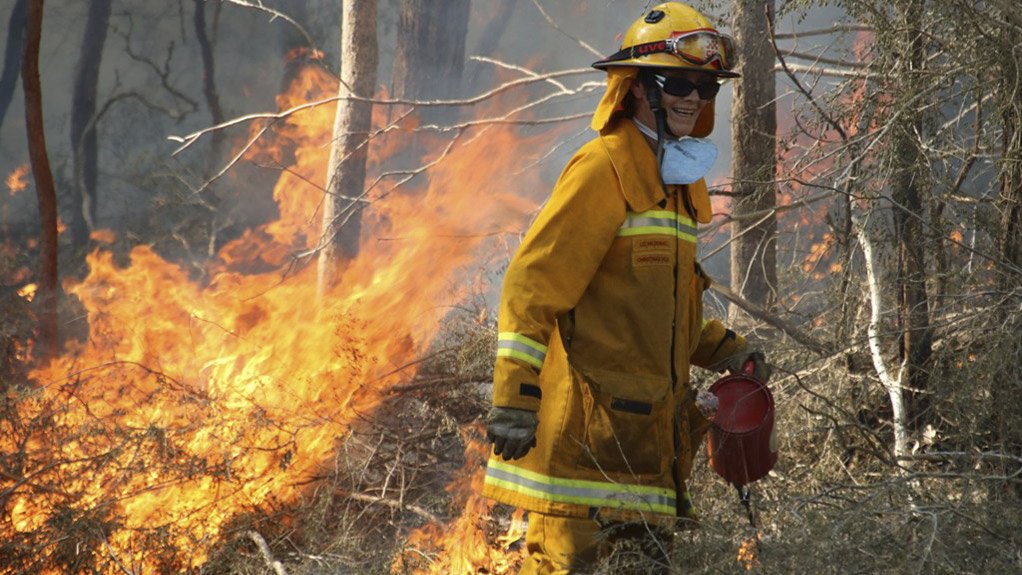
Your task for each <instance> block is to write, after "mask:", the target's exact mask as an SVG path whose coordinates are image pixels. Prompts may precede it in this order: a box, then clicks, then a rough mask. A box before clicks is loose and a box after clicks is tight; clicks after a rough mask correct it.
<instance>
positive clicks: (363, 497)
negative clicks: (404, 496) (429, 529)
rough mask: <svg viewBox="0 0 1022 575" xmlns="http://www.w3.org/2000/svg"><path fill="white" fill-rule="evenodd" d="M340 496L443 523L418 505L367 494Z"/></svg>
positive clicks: (345, 493)
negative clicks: (409, 512)
mask: <svg viewBox="0 0 1022 575" xmlns="http://www.w3.org/2000/svg"><path fill="white" fill-rule="evenodd" d="M342 495H343V496H344V497H347V498H348V499H354V500H355V501H361V502H363V503H372V504H374V505H384V506H386V507H390V508H391V509H396V510H398V511H411V512H412V513H414V514H416V515H418V516H419V517H422V518H423V519H425V520H426V521H429V522H431V523H436V524H442V523H443V522H444V520H443V519H440V518H439V517H437V516H436V515H434V514H432V513H430V512H429V511H426V510H425V509H423V508H422V507H419V506H418V505H411V504H408V503H402V502H400V501H394V500H393V499H387V498H386V497H380V496H379V495H369V494H367V493H348V492H342Z"/></svg>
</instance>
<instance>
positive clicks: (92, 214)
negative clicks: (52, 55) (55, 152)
mask: <svg viewBox="0 0 1022 575" xmlns="http://www.w3.org/2000/svg"><path fill="white" fill-rule="evenodd" d="M110 4H111V0H93V1H92V2H90V3H89V16H88V19H87V20H86V23H85V34H84V36H83V37H82V48H81V53H80V55H79V57H78V68H77V70H75V79H74V91H73V93H72V100H71V155H72V158H73V164H74V174H75V178H74V183H75V186H74V194H73V196H72V197H73V198H74V200H73V204H72V205H73V211H72V212H71V218H70V221H69V222H68V226H69V228H70V231H71V240H72V242H74V245H76V246H84V245H86V244H87V243H88V241H89V234H90V233H91V232H92V231H93V230H95V229H96V210H97V204H98V197H97V189H96V183H97V180H98V177H99V148H98V144H97V142H96V86H97V85H98V84H99V69H100V66H101V64H102V62H103V45H104V44H106V33H107V28H108V26H109V24H110Z"/></svg>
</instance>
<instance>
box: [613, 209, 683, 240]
mask: <svg viewBox="0 0 1022 575" xmlns="http://www.w3.org/2000/svg"><path fill="white" fill-rule="evenodd" d="M651 234H653V235H656V234H659V235H667V236H671V237H675V236H676V237H678V238H680V239H683V240H685V241H688V242H693V243H695V241H696V223H695V222H694V221H693V220H692V219H690V218H688V217H686V216H683V215H681V214H676V213H674V212H670V211H666V210H649V211H646V212H639V213H635V212H628V215H627V216H625V222H624V223H623V224H621V227H620V228H619V229H618V231H617V235H618V236H622V237H626V236H640V235H651Z"/></svg>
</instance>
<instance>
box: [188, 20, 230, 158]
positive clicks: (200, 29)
mask: <svg viewBox="0 0 1022 575" xmlns="http://www.w3.org/2000/svg"><path fill="white" fill-rule="evenodd" d="M206 4H207V2H206V1H205V0H195V13H194V14H193V19H192V23H193V24H194V26H195V39H196V40H197V41H198V43H199V53H200V55H201V57H202V95H203V96H204V97H205V98H206V107H208V108H209V115H210V116H211V117H212V120H213V124H214V125H217V124H222V123H223V122H224V120H225V119H226V118H225V117H224V111H223V108H222V107H221V106H220V96H219V95H218V94H217V91H216V60H215V59H214V57H213V41H212V40H211V39H210V37H209V32H208V31H207V30H206V28H207V25H206ZM214 11H215V12H214V17H213V34H214V36H215V35H216V29H217V24H218V23H219V20H220V19H219V12H220V5H219V4H218V5H217V6H216V7H215V8H214ZM224 143H225V141H224V134H223V132H222V131H220V130H216V131H214V132H213V151H212V153H211V154H210V159H209V160H210V162H209V164H210V165H211V166H214V165H216V164H218V163H219V162H220V156H221V155H222V154H223V149H224Z"/></svg>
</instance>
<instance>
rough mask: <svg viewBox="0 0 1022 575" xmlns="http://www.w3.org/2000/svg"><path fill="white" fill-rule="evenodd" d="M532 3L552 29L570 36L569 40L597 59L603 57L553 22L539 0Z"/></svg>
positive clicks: (533, 0)
mask: <svg viewBox="0 0 1022 575" xmlns="http://www.w3.org/2000/svg"><path fill="white" fill-rule="evenodd" d="M532 5H533V6H535V7H536V9H537V10H539V13H540V14H542V15H543V18H545V19H546V21H547V22H548V23H549V24H550V25H551V26H553V28H554V30H557V31H558V32H560V33H561V34H564V35H565V36H567V37H568V38H570V39H571V40H573V41H574V42H575V43H576V44H578V45H579V46H581V47H583V48H585V49H586V50H588V51H589V53H590V54H592V55H594V56H596V57H597V58H599V59H602V58H603V54H602V53H600V51H599V50H597V49H596V48H593V47H592V46H590V45H589V44H586V43H585V42H584V41H582V40H580V39H578V38H576V37H574V36H572V35H571V34H569V33H568V32H566V31H565V30H564V28H561V27H560V26H559V25H558V24H557V22H555V21H554V19H553V18H551V17H550V15H549V14H547V13H546V10H544V9H543V6H542V5H540V3H539V0H532Z"/></svg>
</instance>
